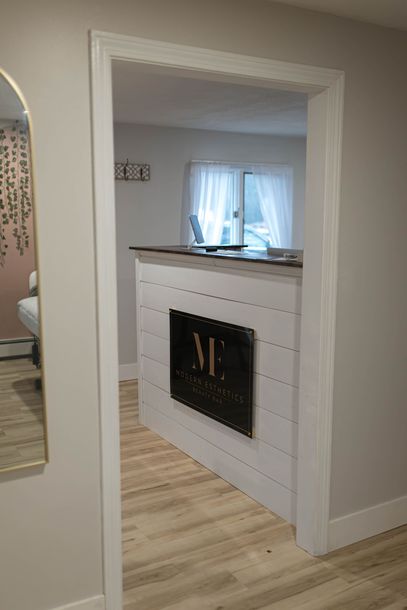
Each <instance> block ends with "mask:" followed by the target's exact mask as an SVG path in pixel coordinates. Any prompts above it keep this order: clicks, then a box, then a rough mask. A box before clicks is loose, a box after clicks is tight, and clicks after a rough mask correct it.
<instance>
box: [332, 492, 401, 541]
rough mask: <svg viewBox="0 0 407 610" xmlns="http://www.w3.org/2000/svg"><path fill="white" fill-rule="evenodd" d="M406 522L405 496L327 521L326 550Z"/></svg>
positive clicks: (374, 534)
mask: <svg viewBox="0 0 407 610" xmlns="http://www.w3.org/2000/svg"><path fill="white" fill-rule="evenodd" d="M406 523H407V496H403V497H401V498H396V499H395V500H390V501H389V502H384V503H383V504H377V505H376V506H371V507H370V508H366V509H364V510H360V511H358V512H356V513H351V514H350V515H345V516H344V517H339V518H338V519H332V521H330V522H329V535H328V550H329V551H334V550H335V549H340V548H342V547H344V546H347V545H348V544H353V543H354V542H358V541H359V540H364V539H365V538H370V537H371V536H376V534H381V533H382V532H387V531H388V530H392V529H394V528H395V527H400V526H401V525H404V524H406Z"/></svg>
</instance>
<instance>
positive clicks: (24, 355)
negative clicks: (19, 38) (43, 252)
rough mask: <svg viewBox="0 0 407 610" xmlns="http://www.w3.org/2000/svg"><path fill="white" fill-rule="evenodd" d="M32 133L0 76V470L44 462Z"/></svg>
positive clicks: (8, 82) (17, 98) (15, 94)
mask: <svg viewBox="0 0 407 610" xmlns="http://www.w3.org/2000/svg"><path fill="white" fill-rule="evenodd" d="M33 182H34V181H33V161H32V127H31V120H30V115H29V111H28V108H27V105H26V103H25V101H24V98H23V96H22V94H21V92H20V91H19V89H18V88H17V86H16V85H15V83H14V82H13V81H12V79H11V78H10V77H9V76H8V75H7V74H5V73H4V72H3V71H1V70H0V314H1V315H0V472H1V471H6V470H7V471H8V470H15V469H18V468H24V467H28V466H34V465H39V464H43V463H45V462H47V460H48V455H47V453H48V452H47V434H46V416H45V397H44V382H43V367H42V344H41V316H40V291H39V270H38V265H37V256H36V248H37V244H36V230H35V228H36V222H35V196H34V195H35V193H34V184H33Z"/></svg>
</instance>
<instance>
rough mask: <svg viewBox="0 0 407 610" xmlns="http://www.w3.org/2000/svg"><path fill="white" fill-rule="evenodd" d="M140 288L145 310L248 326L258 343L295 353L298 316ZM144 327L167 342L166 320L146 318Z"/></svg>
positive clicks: (150, 287) (165, 289)
mask: <svg viewBox="0 0 407 610" xmlns="http://www.w3.org/2000/svg"><path fill="white" fill-rule="evenodd" d="M140 286H141V299H142V304H143V306H144V307H145V308H149V309H153V310H155V311H160V312H162V313H163V314H167V313H168V310H169V309H179V310H181V311H186V312H190V313H194V314H196V315H198V316H205V317H208V318H214V319H216V320H222V321H224V322H229V323H231V324H238V325H240V326H247V327H249V328H254V330H255V332H256V337H257V338H258V339H260V340H261V341H267V342H269V343H274V344H275V345H281V346H282V347H288V348H291V349H296V350H298V349H299V347H300V327H301V316H300V315H298V314H293V313H287V312H285V311H279V310H276V309H268V308H265V307H258V306H256V305H248V304H245V303H237V302H235V301H228V300H225V299H219V298H216V297H212V296H205V295H202V294H197V293H194V292H187V291H185V290H178V289H176V288H168V287H167V286H158V285H157V284H146V283H142V284H141V285H140ZM146 323H149V326H150V327H153V328H154V327H157V329H158V330H160V331H163V332H164V333H165V337H164V338H168V328H169V327H168V320H167V322H164V320H163V319H162V320H161V323H160V317H159V316H158V315H157V316H153V315H151V314H149V317H148V319H147V320H146ZM144 328H145V330H147V331H148V332H153V331H152V330H149V328H148V327H147V326H145V327H144ZM154 334H157V332H155V333H154ZM160 336H164V335H160Z"/></svg>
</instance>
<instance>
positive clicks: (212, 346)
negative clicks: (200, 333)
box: [209, 337, 225, 381]
mask: <svg viewBox="0 0 407 610" xmlns="http://www.w3.org/2000/svg"><path fill="white" fill-rule="evenodd" d="M218 345H219V346H221V348H222V353H220V354H219V356H218V357H217V358H216V355H215V338H214V337H209V375H212V377H216V373H215V361H216V362H217V363H218V364H219V365H221V364H222V354H223V350H224V349H225V342H224V341H222V339H218ZM218 376H219V379H221V381H223V380H224V379H225V371H224V370H222V374H220V375H218Z"/></svg>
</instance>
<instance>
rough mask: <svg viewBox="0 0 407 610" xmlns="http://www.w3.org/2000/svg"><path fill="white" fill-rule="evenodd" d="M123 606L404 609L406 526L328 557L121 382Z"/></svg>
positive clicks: (150, 609)
mask: <svg viewBox="0 0 407 610" xmlns="http://www.w3.org/2000/svg"><path fill="white" fill-rule="evenodd" d="M120 405H121V406H120V411H121V451H122V515H123V561H124V609H125V610H260V609H266V608H273V609H275V610H292V609H295V610H300V609H301V610H339V609H349V610H368V609H373V608H374V609H376V610H377V609H381V608H383V609H384V608H386V609H388V610H403V609H404V610H406V609H407V526H405V527H402V528H399V529H397V530H393V531H391V532H387V533H385V534H382V535H380V536H376V537H375V538H370V539H369V540H367V541H364V542H360V543H357V544H354V545H352V546H350V547H347V548H346V549H345V550H341V551H336V552H334V553H331V554H329V555H327V556H325V557H323V558H314V557H311V556H310V555H308V554H307V553H306V552H305V551H302V550H301V549H299V548H298V547H296V546H295V531H294V528H293V527H292V526H291V525H289V524H287V523H286V522H285V521H283V519H281V518H280V517H277V516H276V515H274V514H273V513H271V512H270V511H269V510H267V509H266V508H264V507H262V506H261V505H260V504H258V503H257V502H255V501H254V500H252V499H251V498H249V497H248V496H246V495H245V494H243V493H242V492H240V491H239V490H237V489H236V488H234V487H232V486H231V485H229V483H226V482H225V481H223V480H222V479H220V478H219V477H218V476H217V475H215V474H213V473H212V472H210V471H208V470H207V469H206V468H204V467H203V466H201V465H200V464H198V463H197V462H195V461H194V460H192V459H191V458H190V457H188V456H187V455H185V454H184V453H182V452H181V451H179V450H178V449H177V448H176V447H174V446H172V445H170V444H169V443H168V442H167V441H165V440H163V439H162V438H161V437H159V436H158V435H157V434H155V433H153V432H151V431H150V430H148V429H147V428H145V427H144V426H141V425H140V424H139V423H138V408H137V382H134V381H130V382H122V383H121V384H120Z"/></svg>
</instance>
